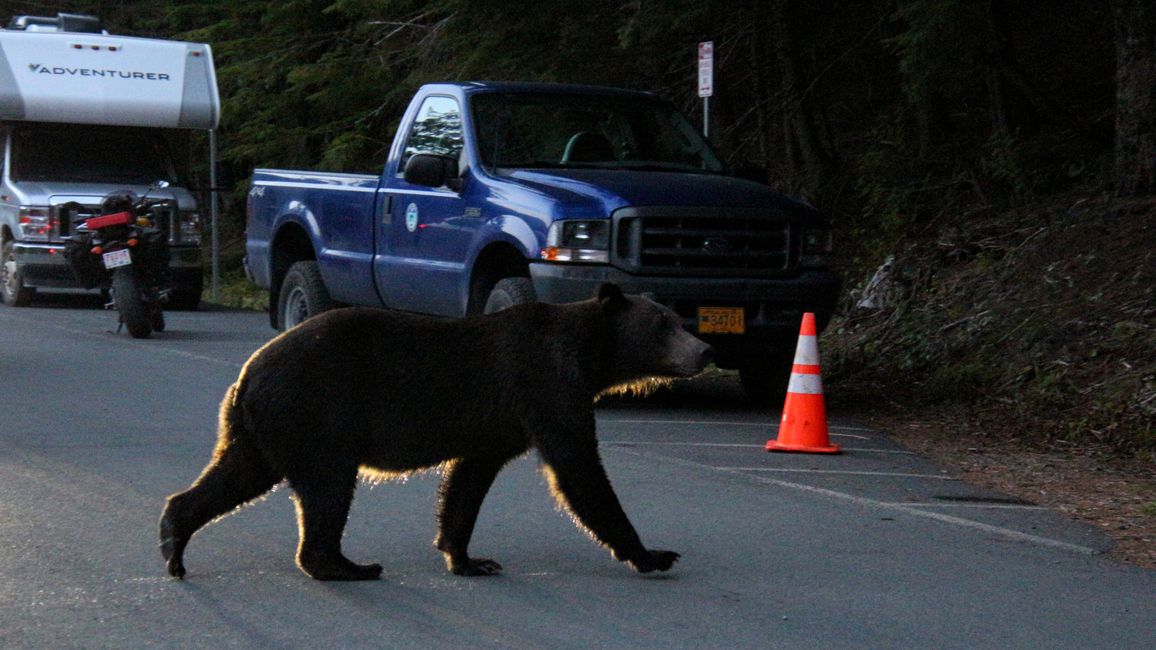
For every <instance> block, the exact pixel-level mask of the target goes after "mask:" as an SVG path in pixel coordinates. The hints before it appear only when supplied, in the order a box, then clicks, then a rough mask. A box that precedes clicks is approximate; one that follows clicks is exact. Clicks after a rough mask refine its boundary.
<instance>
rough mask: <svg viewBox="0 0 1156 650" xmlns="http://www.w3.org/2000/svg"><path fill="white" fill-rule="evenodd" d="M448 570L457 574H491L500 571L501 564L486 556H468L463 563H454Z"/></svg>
mask: <svg viewBox="0 0 1156 650" xmlns="http://www.w3.org/2000/svg"><path fill="white" fill-rule="evenodd" d="M450 571H452V572H453V574H454V575H459V576H493V575H497V574H499V573H501V572H502V565H500V564H498V563H497V562H495V561H493V560H488V559H486V558H473V557H472V558H469V559H468V560H466V562H465V564H458V565H455V566H454V567H453V568H452V569H450Z"/></svg>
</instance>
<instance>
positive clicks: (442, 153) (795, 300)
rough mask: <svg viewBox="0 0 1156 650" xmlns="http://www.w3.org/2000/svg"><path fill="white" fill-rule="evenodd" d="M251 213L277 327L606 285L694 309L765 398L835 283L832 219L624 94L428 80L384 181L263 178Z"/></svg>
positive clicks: (456, 308)
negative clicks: (340, 308) (726, 160)
mask: <svg viewBox="0 0 1156 650" xmlns="http://www.w3.org/2000/svg"><path fill="white" fill-rule="evenodd" d="M247 219H248V224H247V241H246V253H247V257H246V269H247V272H248V274H249V277H250V278H251V279H252V280H253V281H254V282H255V283H256V284H257V285H259V286H261V287H263V288H267V289H268V290H269V298H270V300H269V305H270V307H269V316H270V322H271V324H272V325H273V327H275V328H278V329H286V328H289V327H292V326H293V325H295V324H297V323H299V322H301V321H302V320H304V319H305V318H308V317H309V316H311V315H313V314H316V313H318V312H320V311H323V310H325V309H329V308H331V307H333V306H336V305H341V304H353V305H372V306H380V307H388V308H392V309H400V310H405V311H410V312H418V313H423V314H433V315H441V316H450V317H461V316H465V315H469V314H478V313H488V312H493V311H497V310H499V309H503V308H505V307H508V306H510V305H513V304H517V303H521V302H527V301H532V300H542V301H546V302H569V301H575V300H583V299H586V298H588V297H590V296H592V295H594V292H595V288H596V286H597V285H598V284H599V283H601V282H603V281H607V280H610V281H614V282H616V283H618V284H619V285H621V286H622V287H623V289H624V290H626V291H628V292H632V293H641V294H646V295H649V296H650V297H652V298H653V299H654V300H657V301H658V302H661V303H663V304H666V305H667V306H669V307H671V308H672V309H674V310H675V311H676V312H677V313H679V314H680V315H682V316H683V317H684V318H685V326H686V328H687V329H688V330H689V331H691V332H694V333H695V334H697V335H699V336H700V337H702V338H703V339H705V340H707V341H708V342H710V343H711V344H712V345H714V346H715V349H716V351H717V353H718V361H717V363H718V365H719V366H720V367H724V368H737V369H739V371H740V377H741V378H742V380H743V385H744V387H745V388H746V389H747V391H748V392H749V393H750V394H752V396H755V397H761V396H766V395H767V391H769V390H771V387H772V386H774V385H776V384H780V383H781V382H783V381H785V378H786V377H787V374H788V369H789V365H790V363H791V358H792V355H793V352H794V341H795V337H796V335H797V333H798V327H799V321H800V317H801V314H802V313H803V312H804V311H812V312H815V313H816V315H817V318H818V321H819V324H820V327H822V326H824V325H826V323H827V321H828V319H829V318H830V315H831V312H832V310H833V309H834V305H835V302H836V299H837V295H838V292H839V286H840V281H839V278H838V277H837V276H836V275H835V274H833V273H832V272H831V271H830V270H829V269H828V268H827V265H826V263H827V256H828V254H829V253H830V251H831V234H830V230H829V227H828V224H827V222H826V220H825V219H824V217H823V215H822V214H821V213H820V212H819V211H817V210H815V209H814V208H812V207H810V206H808V205H806V204H804V203H801V202H799V201H796V200H792V199H790V198H788V197H786V196H784V195H782V194H780V193H779V192H777V191H775V190H773V189H772V188H770V187H768V186H766V185H763V184H760V183H756V182H753V181H749V180H743V179H741V178H736V177H735V176H732V175H729V174H728V173H727V170H726V169H725V168H724V165H723V164H722V163H721V162H720V161H719V159H718V157H716V155H715V154H714V153H713V152H712V151H711V148H710V146H709V145H708V144H707V142H706V141H705V140H704V139H703V138H702V137H701V135H699V133H698V132H697V131H696V129H695V128H694V127H693V126H692V125H691V124H690V123H689V122H688V121H687V120H686V118H684V117H683V116H682V115H681V114H680V113H679V112H678V111H677V110H676V109H675V108H674V107H673V106H672V105H671V104H669V103H667V102H665V101H663V100H661V99H660V98H658V97H656V96H655V95H653V94H650V93H645V92H634V91H627V90H620V89H612V88H598V87H589V86H571V85H554V84H528V83H444V84H430V85H426V86H423V87H422V88H421V89H420V90H419V91H418V92H417V94H416V96H415V97H414V98H413V101H412V102H411V104H410V106H409V108H408V110H407V111H406V114H405V116H404V118H403V119H402V121H401V124H400V126H399V128H398V132H397V136H396V138H395V139H394V142H393V146H392V148H391V149H390V153H389V158H388V160H386V162H385V167H384V171H383V173H382V174H381V175H380V176H378V175H362V174H344V173H326V172H312V171H289V170H278V169H257V170H255V171H254V174H253V181H252V186H251V188H250V191H249V196H248V205H247Z"/></svg>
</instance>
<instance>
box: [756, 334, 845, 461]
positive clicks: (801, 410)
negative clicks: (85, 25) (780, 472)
mask: <svg viewBox="0 0 1156 650" xmlns="http://www.w3.org/2000/svg"><path fill="white" fill-rule="evenodd" d="M767 451H797V452H804V453H812V454H837V453H839V445H832V444H831V442H830V441H829V440H828V438H827V408H826V406H825V405H824V403H823V379H822V377H821V376H820V375H819V341H818V332H817V330H816V328H815V315H814V314H812V313H810V312H807V313H805V314H803V324H802V326H801V327H800V328H799V344H798V346H796V347H795V365H794V367H793V368H791V383H790V384H789V385H788V386H787V401H786V402H785V403H784V404H783V419H782V421H781V422H779V439H778V440H768V441H767Z"/></svg>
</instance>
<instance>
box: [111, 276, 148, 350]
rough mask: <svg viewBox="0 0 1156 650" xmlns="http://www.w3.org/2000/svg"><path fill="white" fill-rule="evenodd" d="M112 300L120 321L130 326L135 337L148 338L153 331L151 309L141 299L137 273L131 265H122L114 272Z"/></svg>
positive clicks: (129, 329)
mask: <svg viewBox="0 0 1156 650" xmlns="http://www.w3.org/2000/svg"><path fill="white" fill-rule="evenodd" d="M112 302H113V304H115V305H116V311H117V312H118V313H119V314H120V322H121V323H124V325H125V327H128V333H129V335H130V336H132V337H133V338H134V339H145V338H148V336H149V335H150V334H152V332H153V328H152V325H151V324H150V323H149V310H148V306H147V305H145V303H144V300H143V299H141V295H140V288H139V287H138V285H137V280H136V274H135V273H133V269H132V267H131V266H122V267H119V268H117V269H115V270H113V272H112Z"/></svg>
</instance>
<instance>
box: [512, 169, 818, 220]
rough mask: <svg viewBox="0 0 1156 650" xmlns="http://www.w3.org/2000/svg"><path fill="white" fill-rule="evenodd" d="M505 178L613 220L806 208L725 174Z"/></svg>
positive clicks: (519, 174)
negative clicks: (647, 212)
mask: <svg viewBox="0 0 1156 650" xmlns="http://www.w3.org/2000/svg"><path fill="white" fill-rule="evenodd" d="M501 178H503V179H505V180H507V181H510V182H513V183H517V184H519V185H521V186H523V187H526V188H528V189H531V190H535V191H537V192H539V193H542V194H546V195H548V196H550V197H552V198H554V199H556V200H557V201H558V202H559V203H560V204H562V205H570V206H581V208H580V211H584V212H585V213H586V214H587V215H589V214H591V213H592V212H597V213H600V214H603V215H605V216H609V215H610V214H611V213H613V212H614V211H615V210H617V209H619V208H624V207H647V206H690V207H692V206H700V205H701V206H711V207H724V208H726V207H735V208H739V207H742V208H751V207H767V208H778V209H780V210H787V211H791V210H796V209H799V208H801V207H802V204H800V203H799V202H797V201H794V200H793V199H790V198H788V197H787V196H785V195H783V194H781V193H780V192H778V191H776V190H775V189H773V188H771V187H768V186H766V185H762V184H759V183H755V182H752V181H747V180H743V179H741V178H735V177H733V176H723V175H719V174H697V173H685V172H669V171H636V170H600V169H567V170H553V169H552V170H549V171H537V170H516V171H511V172H508V173H506V174H503V175H502V176H501Z"/></svg>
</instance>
